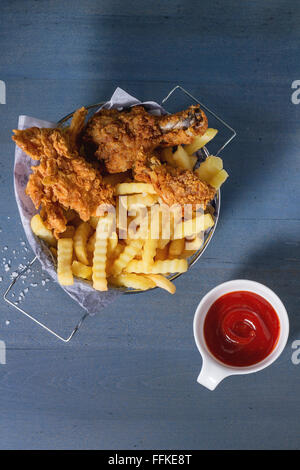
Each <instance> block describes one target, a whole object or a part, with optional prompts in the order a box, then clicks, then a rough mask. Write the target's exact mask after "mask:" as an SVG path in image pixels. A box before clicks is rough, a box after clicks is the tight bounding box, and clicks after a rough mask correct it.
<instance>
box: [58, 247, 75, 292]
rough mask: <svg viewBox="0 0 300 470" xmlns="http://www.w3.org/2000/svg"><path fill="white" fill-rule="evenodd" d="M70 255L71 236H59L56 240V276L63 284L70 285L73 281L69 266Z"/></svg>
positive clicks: (71, 252) (70, 261) (70, 262)
mask: <svg viewBox="0 0 300 470" xmlns="http://www.w3.org/2000/svg"><path fill="white" fill-rule="evenodd" d="M72 255H73V240H72V238H60V239H59V240H58V242H57V278H58V282H59V283H60V284H62V285H63V286H71V285H72V284H73V282H74V281H73V273H72V268H71V264H72Z"/></svg>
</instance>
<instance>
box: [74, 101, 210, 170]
mask: <svg viewBox="0 0 300 470" xmlns="http://www.w3.org/2000/svg"><path fill="white" fill-rule="evenodd" d="M206 129H207V118H206V115H205V114H204V112H203V111H202V110H201V109H200V106H198V105H197V106H190V107H189V108H188V109H187V110H185V111H181V112H179V113H176V114H172V115H165V116H153V115H152V114H149V113H148V112H147V111H146V110H145V108H143V106H134V107H132V108H130V109H129V110H125V111H121V112H120V111H117V110H116V109H102V110H101V111H99V112H98V113H96V114H95V115H94V116H93V117H92V118H91V119H90V120H89V122H88V124H87V127H86V129H85V131H84V133H83V140H84V141H85V142H86V143H87V144H88V145H89V146H90V147H91V148H92V150H93V152H94V155H95V156H96V157H97V158H99V159H101V160H104V162H105V165H106V168H107V170H108V172H109V173H119V172H123V171H126V170H129V169H131V168H132V167H133V166H134V164H135V161H136V158H137V154H138V152H139V151H140V150H143V151H144V152H148V153H150V152H151V151H152V150H153V149H155V148H156V147H158V146H173V145H179V144H189V143H191V142H192V140H193V138H194V137H195V136H197V135H202V134H204V133H205V131H206Z"/></svg>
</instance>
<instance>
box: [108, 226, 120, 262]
mask: <svg viewBox="0 0 300 470" xmlns="http://www.w3.org/2000/svg"><path fill="white" fill-rule="evenodd" d="M117 245H118V235H117V232H113V233H112V234H111V235H110V237H109V238H108V242H107V254H108V256H111V255H112V254H113V252H114V250H115V249H116V248H117Z"/></svg>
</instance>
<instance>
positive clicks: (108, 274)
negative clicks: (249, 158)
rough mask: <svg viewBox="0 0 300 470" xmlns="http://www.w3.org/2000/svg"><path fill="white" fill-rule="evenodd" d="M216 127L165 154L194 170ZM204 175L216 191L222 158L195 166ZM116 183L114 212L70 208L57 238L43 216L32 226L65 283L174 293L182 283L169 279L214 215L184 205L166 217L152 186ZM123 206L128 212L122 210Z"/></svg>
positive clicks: (221, 179) (183, 264)
mask: <svg viewBox="0 0 300 470" xmlns="http://www.w3.org/2000/svg"><path fill="white" fill-rule="evenodd" d="M216 132H217V131H216V130H215V129H208V130H207V132H206V134H204V136H201V137H196V138H195V139H194V141H193V142H192V144H190V145H187V146H185V147H183V146H178V148H177V150H176V151H175V152H173V151H172V149H170V148H167V149H164V151H163V154H162V158H163V159H164V160H165V161H167V162H168V164H170V165H172V166H175V167H176V166H177V167H180V168H184V169H189V170H193V168H194V166H195V163H196V161H197V157H196V156H194V155H193V154H194V153H195V152H196V151H198V150H199V149H200V148H201V147H203V146H204V145H206V143H207V142H208V141H209V140H211V139H212V138H213V137H214V135H215V134H216ZM195 173H197V174H198V176H199V177H200V178H201V179H202V180H204V181H206V182H208V183H210V184H211V185H212V186H214V187H215V188H216V189H218V188H219V187H220V186H221V184H222V183H223V182H224V181H225V180H226V178H227V177H228V174H227V173H226V171H225V170H223V162H222V160H221V158H219V157H213V156H210V157H208V158H207V159H206V161H205V162H203V163H201V164H200V166H199V167H198V168H197V169H196V170H195ZM110 179H111V181H110V182H111V183H112V184H114V183H115V184H114V188H115V195H116V200H117V207H116V211H115V213H114V214H112V213H109V212H108V213H107V212H106V213H103V214H101V215H99V216H98V217H91V218H90V220H89V221H87V222H83V221H82V220H80V219H79V217H78V215H76V214H75V213H74V212H73V211H67V217H68V224H67V229H66V231H65V232H63V233H62V234H60V238H59V239H58V240H57V239H56V238H55V237H54V236H53V233H52V232H51V231H50V230H49V229H48V228H47V227H46V226H45V224H44V222H43V220H42V218H41V217H40V215H39V214H36V215H35V216H33V218H32V220H31V228H32V231H33V232H34V234H35V235H37V236H38V237H39V238H41V239H42V240H44V241H45V242H46V243H47V244H48V246H49V247H50V250H51V252H52V254H53V256H54V257H55V258H56V260H57V277H58V281H59V282H60V284H62V285H64V286H68V285H72V284H73V282H74V276H75V277H77V278H81V279H84V280H86V281H88V282H90V283H91V284H92V286H93V287H94V289H96V290H99V291H106V290H107V289H108V287H109V286H112V287H126V288H133V289H136V290H148V289H152V288H153V287H161V288H162V289H165V290H167V291H168V292H169V293H171V294H174V293H175V290H176V287H175V285H174V284H173V283H172V282H171V281H170V280H169V279H168V278H167V277H166V276H168V275H169V274H172V273H183V272H185V271H187V269H188V262H187V258H189V257H190V256H191V255H192V254H193V253H194V252H195V251H197V250H198V249H199V248H201V246H202V244H203V239H204V232H205V231H206V230H207V229H209V228H211V227H213V225H214V219H213V217H212V215H211V213H210V211H209V210H208V211H207V212H206V213H204V212H203V210H202V211H196V210H195V209H193V210H192V211H191V212H190V214H189V215H188V216H186V214H184V215H183V212H182V208H179V210H178V208H177V212H170V213H169V214H168V217H167V221H168V223H166V219H165V217H164V214H165V205H164V204H163V201H162V200H161V199H160V197H159V195H158V194H157V193H156V192H155V190H154V188H153V186H152V185H151V184H146V183H139V182H135V181H125V182H124V181H123V182H119V181H120V179H119V176H117V175H116V176H115V180H114V175H110ZM121 209H122V210H121Z"/></svg>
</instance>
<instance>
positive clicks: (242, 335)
mask: <svg viewBox="0 0 300 470" xmlns="http://www.w3.org/2000/svg"><path fill="white" fill-rule="evenodd" d="M279 331H280V323H279V319H278V316H277V313H276V312H275V310H274V308H273V307H272V305H271V304H270V303H269V302H268V301H267V300H265V299H264V298H263V297H261V296H260V295H258V294H254V293H253V292H248V291H237V292H230V293H229V294H225V295H223V296H222V297H219V299H217V300H216V301H215V302H214V303H213V305H212V306H211V307H210V309H209V311H208V312H207V315H206V318H205V322H204V338H205V341H206V344H207V347H208V349H209V350H210V352H211V354H212V355H213V356H215V357H216V358H217V359H219V361H221V362H223V363H225V364H227V365H229V366H239V367H243V366H251V365H253V364H257V363H258V362H260V361H262V360H263V359H265V358H266V357H267V356H268V355H269V354H270V353H271V352H272V351H273V349H274V347H275V346H276V343H277V341H278V337H279Z"/></svg>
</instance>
